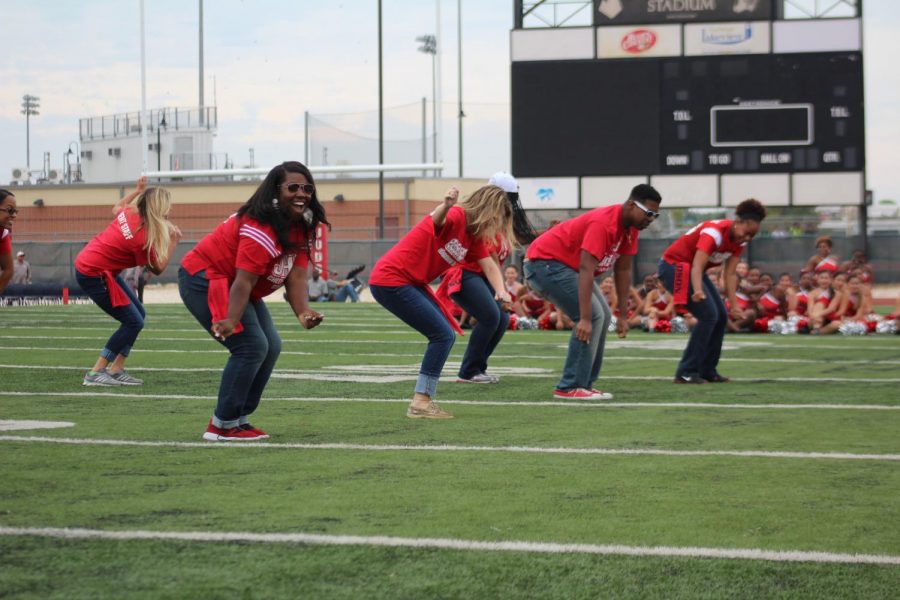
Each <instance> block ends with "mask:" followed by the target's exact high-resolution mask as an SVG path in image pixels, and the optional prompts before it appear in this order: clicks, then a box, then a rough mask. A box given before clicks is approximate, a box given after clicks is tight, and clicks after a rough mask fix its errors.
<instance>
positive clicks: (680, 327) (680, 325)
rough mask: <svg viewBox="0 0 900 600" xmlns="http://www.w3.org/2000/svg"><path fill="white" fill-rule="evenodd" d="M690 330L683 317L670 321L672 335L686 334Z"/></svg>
mask: <svg viewBox="0 0 900 600" xmlns="http://www.w3.org/2000/svg"><path fill="white" fill-rule="evenodd" d="M689 330H690V328H689V327H688V324H687V321H685V320H684V317H675V318H673V319H672V333H687V332H688V331H689Z"/></svg>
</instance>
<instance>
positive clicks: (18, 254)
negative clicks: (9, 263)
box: [16, 250, 25, 256]
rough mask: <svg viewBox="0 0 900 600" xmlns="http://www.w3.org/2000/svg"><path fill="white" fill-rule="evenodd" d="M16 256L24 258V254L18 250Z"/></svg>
mask: <svg viewBox="0 0 900 600" xmlns="http://www.w3.org/2000/svg"><path fill="white" fill-rule="evenodd" d="M16 256H25V253H24V252H22V251H21V250H19V251H18V252H16Z"/></svg>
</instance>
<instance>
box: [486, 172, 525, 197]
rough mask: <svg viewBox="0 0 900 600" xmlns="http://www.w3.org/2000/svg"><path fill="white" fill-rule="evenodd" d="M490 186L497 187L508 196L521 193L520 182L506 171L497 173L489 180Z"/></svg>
mask: <svg viewBox="0 0 900 600" xmlns="http://www.w3.org/2000/svg"><path fill="white" fill-rule="evenodd" d="M488 183H489V184H490V185H496V186H497V187H498V188H500V189H501V190H503V191H504V192H506V193H507V194H511V193H517V192H518V191H519V182H518V181H516V178H515V177H513V176H512V175H510V174H509V173H507V172H505V171H497V172H496V173H494V174H493V175H491V178H490V179H489V180H488Z"/></svg>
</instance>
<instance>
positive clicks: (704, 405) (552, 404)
mask: <svg viewBox="0 0 900 600" xmlns="http://www.w3.org/2000/svg"><path fill="white" fill-rule="evenodd" d="M3 396H8V397H29V398H31V397H51V398H121V399H128V398H150V399H153V400H197V401H203V402H208V401H215V400H216V399H217V397H216V396H192V395H187V394H121V393H116V392H100V391H96V392H0V397H3ZM263 400H264V401H265V402H312V403H353V402H359V403H363V404H402V405H406V404H408V403H409V400H408V399H406V398H401V399H398V398H348V397H321V398H310V397H297V396H294V397H290V396H288V397H272V398H270V397H265V398H263ZM441 404H455V405H460V406H512V407H522V406H527V407H532V408H575V409H580V408H700V409H710V408H728V409H746V410H900V404H898V405H890V404H718V403H712V402H577V401H572V402H560V401H557V400H548V401H547V402H533V401H526V400H506V401H504V400H444V399H442V400H441Z"/></svg>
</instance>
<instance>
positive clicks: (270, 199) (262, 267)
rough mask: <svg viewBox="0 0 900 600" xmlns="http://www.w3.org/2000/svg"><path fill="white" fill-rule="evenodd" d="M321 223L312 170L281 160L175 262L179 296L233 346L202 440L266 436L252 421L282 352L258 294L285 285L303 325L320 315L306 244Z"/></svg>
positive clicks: (220, 338)
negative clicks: (313, 302) (312, 300)
mask: <svg viewBox="0 0 900 600" xmlns="http://www.w3.org/2000/svg"><path fill="white" fill-rule="evenodd" d="M320 223H323V224H325V225H329V223H328V221H327V220H326V219H325V210H324V209H323V208H322V204H321V203H320V202H319V199H318V196H316V184H315V182H314V181H313V177H312V173H310V171H309V169H308V168H306V166H305V165H303V164H301V163H299V162H285V163H282V164H280V165H278V166H276V167H275V168H273V169H272V170H271V171H269V174H268V175H266V178H265V179H264V180H263V181H262V183H261V184H260V185H259V187H258V188H257V190H256V192H254V194H253V195H252V196H251V197H250V199H249V200H247V202H246V203H244V205H243V206H241V208H240V209H239V210H238V211H237V213H235V214H233V215H231V216H230V217H228V219H226V220H225V222H224V223H222V224H221V225H219V226H218V227H217V228H216V229H215V230H214V231H213V232H212V233H210V234H209V235H207V236H206V237H205V238H203V239H202V240H200V242H199V243H198V244H197V246H196V247H195V248H194V249H193V250H191V251H190V252H189V253H188V254H187V255H186V256H185V257H184V259H183V260H182V261H181V268H180V269H179V271H178V291H179V292H180V293H181V299H182V300H183V301H184V304H185V306H186V307H187V309H188V310H189V311H190V312H191V314H192V315H194V318H195V319H197V321H198V322H199V323H200V325H201V326H202V327H203V329H204V330H205V331H206V332H207V333H209V334H210V335H211V336H212V337H213V338H215V339H216V340H217V341H218V342H219V343H220V344H222V345H223V346H225V347H226V348H228V351H229V352H230V353H231V356H230V357H229V359H228V363H227V364H226V365H225V370H224V371H222V381H221V383H220V384H219V398H218V403H217V404H216V409H215V412H213V416H212V418H211V419H210V421H209V423H208V425H207V427H206V431H205V432H204V433H203V439H205V440H208V441H213V442H227V441H256V440H262V439H266V438H268V437H269V436H268V434H266V432H264V431H263V430H261V429H258V428H256V427H253V426H252V425H251V424H250V415H251V414H253V412H254V411H255V410H256V408H257V406H259V401H260V398H261V397H262V393H263V390H264V389H265V387H266V384H268V382H269V377H270V376H271V375H272V370H273V369H274V368H275V362H276V361H277V360H278V355H279V354H280V353H281V337H280V336H279V335H278V331H277V330H276V329H275V324H274V323H273V321H272V316H271V315H270V314H269V310H268V308H266V305H265V303H264V302H263V301H262V299H263V298H264V297H265V296H268V295H269V294H271V293H273V292H275V291H276V290H278V289H280V288H281V287H282V286H284V287H285V288H286V290H287V294H286V298H287V301H288V303H289V304H290V305H291V308H292V309H293V310H294V314H295V315H296V316H297V319H298V320H299V321H300V325H301V326H302V327H303V328H304V329H312V328H313V327H315V326H317V325H318V324H319V323H321V322H322V318H323V315H322V314H321V313H318V312H316V311H314V310H312V309H311V308H310V307H309V295H308V288H307V284H306V279H307V266H308V265H309V250H310V248H311V247H312V245H313V244H314V243H315V236H316V228H317V227H318V226H319V224H320Z"/></svg>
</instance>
